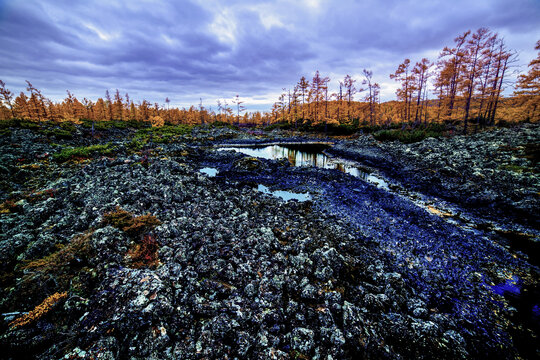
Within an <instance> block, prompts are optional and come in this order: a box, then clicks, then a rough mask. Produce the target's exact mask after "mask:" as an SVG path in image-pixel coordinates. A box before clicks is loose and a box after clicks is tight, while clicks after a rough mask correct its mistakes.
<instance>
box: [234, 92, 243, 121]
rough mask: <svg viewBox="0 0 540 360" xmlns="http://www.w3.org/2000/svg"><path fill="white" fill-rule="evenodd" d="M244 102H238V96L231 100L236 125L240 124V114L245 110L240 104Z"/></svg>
mask: <svg viewBox="0 0 540 360" xmlns="http://www.w3.org/2000/svg"><path fill="white" fill-rule="evenodd" d="M243 103H244V101H242V100H240V95H238V94H237V95H236V96H235V97H234V99H233V104H236V123H237V124H239V123H240V112H241V111H244V110H246V108H245V106H243V105H242V104H243Z"/></svg>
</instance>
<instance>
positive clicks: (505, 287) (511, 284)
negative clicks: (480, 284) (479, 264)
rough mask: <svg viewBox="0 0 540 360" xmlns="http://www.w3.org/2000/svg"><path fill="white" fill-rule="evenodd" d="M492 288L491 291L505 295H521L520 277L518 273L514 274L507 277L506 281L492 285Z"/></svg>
mask: <svg viewBox="0 0 540 360" xmlns="http://www.w3.org/2000/svg"><path fill="white" fill-rule="evenodd" d="M490 288H491V291H493V292H494V293H495V294H499V295H504V294H505V293H510V294H514V295H519V294H520V293H521V286H520V285H519V277H517V276H516V275H514V276H512V277H511V278H510V279H507V280H506V282H504V283H502V284H498V285H492V286H490Z"/></svg>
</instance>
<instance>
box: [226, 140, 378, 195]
mask: <svg viewBox="0 0 540 360" xmlns="http://www.w3.org/2000/svg"><path fill="white" fill-rule="evenodd" d="M325 148H328V146H324V145H322V146H321V145H310V144H305V145H294V146H287V145H268V146H259V147H220V148H218V150H233V151H237V152H241V153H243V154H246V155H248V156H254V157H259V158H263V159H271V160H276V159H288V160H289V162H290V163H291V165H293V166H313V167H318V168H323V169H337V170H339V171H341V172H344V173H346V174H351V175H352V176H356V177H358V178H360V179H362V180H365V181H369V182H371V183H373V184H375V185H377V186H378V187H381V188H386V189H387V188H388V184H387V183H386V182H385V181H384V180H383V179H380V178H378V177H376V176H374V175H372V174H370V173H367V172H365V171H362V170H360V169H359V168H358V167H357V166H355V165H354V164H352V163H350V162H347V161H345V160H342V159H338V158H330V157H328V156H326V155H325V154H324V153H323V150H324V149H325Z"/></svg>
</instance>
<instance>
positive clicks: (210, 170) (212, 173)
mask: <svg viewBox="0 0 540 360" xmlns="http://www.w3.org/2000/svg"><path fill="white" fill-rule="evenodd" d="M199 171H200V172H201V173H203V174H206V175H208V176H209V177H214V176H216V175H217V173H218V169H215V168H210V167H205V168H202V169H200V170H199Z"/></svg>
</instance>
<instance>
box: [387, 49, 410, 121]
mask: <svg viewBox="0 0 540 360" xmlns="http://www.w3.org/2000/svg"><path fill="white" fill-rule="evenodd" d="M410 64H411V60H409V59H405V61H403V63H401V64H399V66H398V68H397V70H396V72H395V73H394V74H390V79H394V80H395V81H398V82H401V88H400V89H397V90H396V96H397V99H398V100H401V101H402V102H403V106H402V111H401V119H402V120H403V121H405V122H409V120H410V99H411V97H412V91H411V90H412V76H411V75H410V74H409V66H410Z"/></svg>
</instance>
